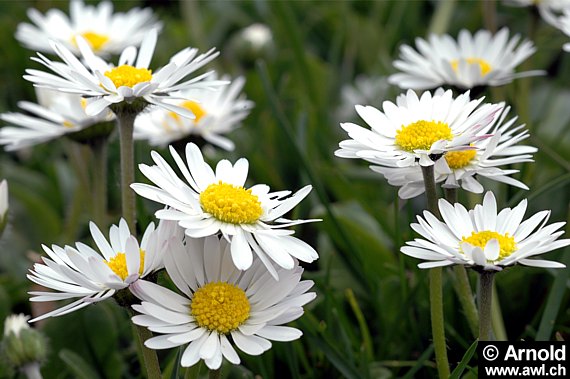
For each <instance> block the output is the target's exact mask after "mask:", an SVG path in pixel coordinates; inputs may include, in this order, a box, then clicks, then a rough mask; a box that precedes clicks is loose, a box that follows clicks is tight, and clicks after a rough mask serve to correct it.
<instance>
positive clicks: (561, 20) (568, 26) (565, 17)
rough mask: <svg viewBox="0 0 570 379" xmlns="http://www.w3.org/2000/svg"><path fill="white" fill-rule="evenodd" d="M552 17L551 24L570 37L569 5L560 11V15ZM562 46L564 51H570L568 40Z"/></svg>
mask: <svg viewBox="0 0 570 379" xmlns="http://www.w3.org/2000/svg"><path fill="white" fill-rule="evenodd" d="M569 6H570V5H569ZM554 18H555V21H554V22H553V25H554V26H555V27H557V28H558V29H560V30H561V31H562V32H563V33H564V34H566V35H567V36H569V37H570V7H569V8H565V9H564V10H563V11H562V16H560V17H554ZM562 48H563V49H564V51H568V52H570V42H567V43H565V44H564V45H563V46H562Z"/></svg>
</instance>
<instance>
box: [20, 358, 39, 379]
mask: <svg viewBox="0 0 570 379" xmlns="http://www.w3.org/2000/svg"><path fill="white" fill-rule="evenodd" d="M22 372H23V373H24V375H26V378H28V379H43V376H42V373H41V372H40V364H39V363H38V362H32V363H28V364H26V365H24V366H23V367H22Z"/></svg>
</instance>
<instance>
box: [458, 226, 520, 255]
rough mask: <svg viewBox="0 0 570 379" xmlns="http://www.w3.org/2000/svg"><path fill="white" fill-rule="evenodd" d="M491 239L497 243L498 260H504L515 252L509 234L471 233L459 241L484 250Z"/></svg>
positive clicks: (514, 246)
mask: <svg viewBox="0 0 570 379" xmlns="http://www.w3.org/2000/svg"><path fill="white" fill-rule="evenodd" d="M492 239H496V240H497V241H499V249H500V250H499V258H498V259H499V260H501V259H505V258H506V257H508V256H509V255H511V254H512V253H514V252H515V251H516V250H517V244H516V242H515V239H514V238H513V237H512V236H510V235H509V233H507V234H499V233H497V232H492V231H489V230H485V231H482V232H472V233H471V235H470V236H469V237H463V238H461V241H463V242H467V243H469V244H471V245H473V246H478V247H480V248H482V249H484V248H485V246H486V245H487V242H489V241H490V240H492Z"/></svg>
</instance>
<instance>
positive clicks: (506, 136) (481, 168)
mask: <svg viewBox="0 0 570 379" xmlns="http://www.w3.org/2000/svg"><path fill="white" fill-rule="evenodd" d="M499 105H500V106H501V107H502V108H503V110H502V111H501V113H500V114H499V115H498V116H497V117H496V118H495V120H494V121H493V122H492V123H490V124H488V125H487V126H486V127H485V128H483V129H482V130H481V131H480V132H479V133H478V135H481V136H482V135H486V134H488V133H489V134H492V135H493V136H492V137H491V138H488V139H483V140H479V141H476V142H474V143H473V144H472V147H474V148H476V149H475V150H463V151H450V152H448V153H446V154H445V155H444V156H443V158H442V159H438V160H437V161H436V163H435V166H434V172H435V181H436V182H437V183H441V182H443V187H444V188H458V187H462V188H463V189H465V190H466V191H470V192H474V193H482V192H483V186H482V185H481V183H479V181H478V180H477V177H486V178H488V179H490V180H494V181H497V182H502V183H506V184H509V185H512V186H515V187H518V188H522V189H525V190H528V187H527V186H526V185H525V184H524V183H522V182H521V181H519V180H516V179H514V178H511V177H510V176H509V175H511V174H514V173H518V172H519V170H515V169H502V168H500V166H504V165H507V164H509V165H510V164H514V163H522V162H534V161H533V159H532V153H535V152H536V151H537V149H536V148H535V147H533V146H526V145H517V144H518V143H519V142H521V141H523V140H525V139H526V138H528V137H529V134H528V131H527V130H526V129H524V124H523V125H518V126H516V127H513V125H514V124H515V122H516V120H517V117H513V118H511V119H510V120H509V121H507V122H504V121H505V118H506V117H507V115H508V113H509V111H510V107H504V105H505V104H504V103H501V104H499ZM370 169H372V170H373V171H376V172H379V173H381V174H382V175H384V177H385V178H386V179H387V180H388V183H389V184H391V185H393V186H396V187H401V188H400V190H399V191H398V195H399V197H400V198H402V199H410V198H413V197H416V196H418V195H420V194H422V193H423V192H424V189H425V186H424V181H423V176H422V170H421V167H420V166H419V164H416V165H414V166H410V167H406V168H400V167H396V166H394V167H386V166H375V165H372V166H370Z"/></svg>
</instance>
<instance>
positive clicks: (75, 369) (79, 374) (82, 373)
mask: <svg viewBox="0 0 570 379" xmlns="http://www.w3.org/2000/svg"><path fill="white" fill-rule="evenodd" d="M59 357H60V358H61V360H62V361H64V362H65V363H66V364H67V367H68V368H69V370H70V371H71V372H72V373H73V375H74V377H76V378H78V379H100V377H99V375H97V373H96V371H95V370H94V369H93V368H91V366H89V364H87V362H85V360H83V358H81V357H80V356H79V355H78V354H75V353H74V352H73V351H71V350H67V349H63V350H61V351H60V352H59Z"/></svg>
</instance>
